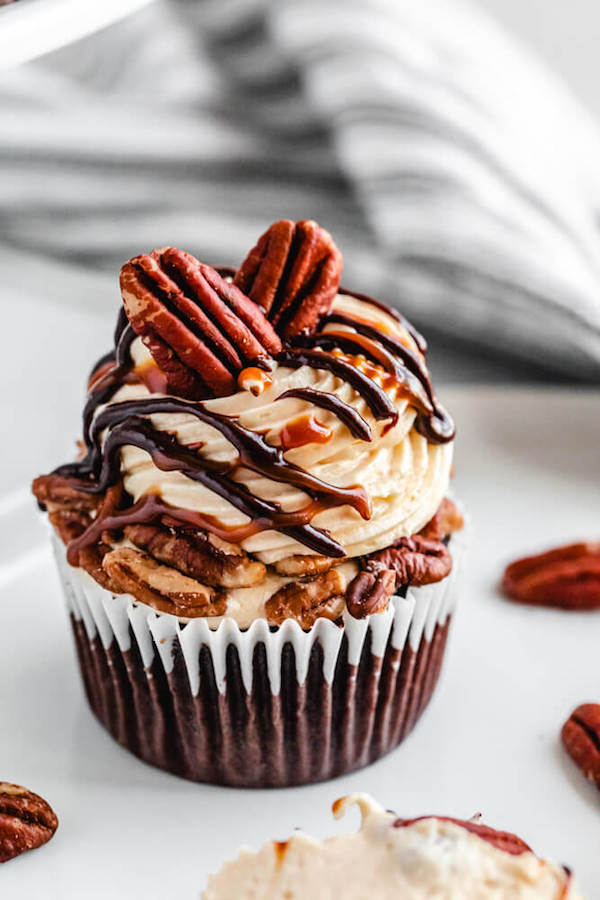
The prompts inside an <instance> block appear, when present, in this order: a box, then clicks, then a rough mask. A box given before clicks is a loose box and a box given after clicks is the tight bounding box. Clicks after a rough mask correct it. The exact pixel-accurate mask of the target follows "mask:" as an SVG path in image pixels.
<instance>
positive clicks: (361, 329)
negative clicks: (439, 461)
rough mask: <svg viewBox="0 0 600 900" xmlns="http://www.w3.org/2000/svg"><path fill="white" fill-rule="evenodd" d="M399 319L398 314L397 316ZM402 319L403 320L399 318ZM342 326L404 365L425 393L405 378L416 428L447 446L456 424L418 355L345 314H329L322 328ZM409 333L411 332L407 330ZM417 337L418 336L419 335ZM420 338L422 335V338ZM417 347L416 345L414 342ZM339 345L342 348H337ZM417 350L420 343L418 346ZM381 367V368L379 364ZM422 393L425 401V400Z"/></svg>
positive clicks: (348, 338)
mask: <svg viewBox="0 0 600 900" xmlns="http://www.w3.org/2000/svg"><path fill="white" fill-rule="evenodd" d="M352 296H357V297H360V299H364V296H363V295H357V294H354V295H352ZM376 305H377V306H378V307H379V308H382V309H385V310H386V311H387V309H388V308H387V307H385V306H384V304H382V303H380V302H379V301H376ZM392 312H395V310H390V313H392ZM397 315H398V316H399V315H400V314H399V313H398V314H397ZM400 318H401V317H400ZM333 323H336V324H339V325H347V326H348V327H350V328H354V330H355V331H356V332H357V333H358V334H360V335H363V336H364V337H366V338H368V339H369V340H371V341H373V342H376V343H378V344H380V345H381V347H383V348H385V349H386V350H387V351H389V353H390V354H392V358H394V357H396V358H398V359H400V360H402V363H403V364H404V366H403V369H404V371H405V372H406V371H408V372H409V373H411V374H412V375H413V376H414V377H415V378H416V379H417V380H418V382H419V383H420V387H421V388H422V390H418V389H417V390H416V391H415V385H414V382H412V381H411V380H410V379H406V378H404V379H403V380H404V382H405V383H406V384H407V385H408V386H409V388H410V389H411V390H412V392H413V399H414V400H416V401H417V402H416V404H415V405H416V406H417V409H418V415H417V422H416V428H417V431H418V432H419V434H422V435H423V436H424V437H426V438H427V440H429V441H431V443H433V444H446V443H449V442H450V441H451V440H453V439H454V436H455V433H456V429H455V427H454V423H453V421H452V419H451V418H450V416H449V415H448V413H447V412H446V410H445V409H444V407H443V406H442V405H441V404H440V403H439V402H438V400H437V398H436V396H435V393H434V390H433V385H432V383H431V376H430V375H429V372H428V371H427V367H426V366H425V364H424V362H423V361H422V360H421V359H420V358H419V357H418V356H417V354H416V353H413V351H412V350H411V349H410V348H409V347H406V346H405V345H404V344H403V343H402V342H401V341H399V340H398V339H397V338H394V337H392V336H391V335H388V334H385V333H384V332H383V331H380V330H379V329H378V328H376V327H375V326H373V325H369V324H368V323H367V322H361V321H360V320H359V319H356V318H354V316H351V315H347V314H345V313H340V312H336V311H335V310H334V311H333V312H330V313H329V315H328V316H327V317H326V318H325V320H324V321H323V325H327V324H333ZM407 330H408V329H407ZM328 333H329V332H324V333H323V334H321V335H318V336H317V337H319V338H326V337H327V334H328ZM409 334H411V336H412V337H413V339H414V337H415V336H414V334H413V333H412V332H411V331H409ZM416 334H418V332H416ZM335 335H336V341H337V340H338V338H339V336H340V332H335ZM353 337H354V339H356V338H355V336H353V335H351V334H349V335H348V336H346V335H344V338H343V340H344V341H345V342H346V343H347V344H348V342H349V341H350V340H352V338H353ZM419 337H420V335H419ZM415 343H417V341H416V340H415ZM338 345H340V344H338ZM417 346H419V345H418V343H417ZM362 352H363V353H365V354H367V353H368V352H369V350H368V347H366V348H364V349H363V351H362ZM371 359H375V354H374V353H373V352H372V355H371ZM380 364H382V363H381V362H380ZM398 369H399V366H398V364H397V363H396V371H397V372H398ZM423 393H424V394H425V397H423Z"/></svg>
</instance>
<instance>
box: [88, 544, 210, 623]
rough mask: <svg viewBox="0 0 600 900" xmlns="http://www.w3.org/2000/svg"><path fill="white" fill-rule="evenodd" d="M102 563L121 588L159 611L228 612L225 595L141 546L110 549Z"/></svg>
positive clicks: (195, 614)
mask: <svg viewBox="0 0 600 900" xmlns="http://www.w3.org/2000/svg"><path fill="white" fill-rule="evenodd" d="M102 566H103V568H104V571H105V572H106V573H107V574H108V576H109V577H110V579H111V581H112V582H113V584H115V585H117V587H118V588H119V590H120V591H122V592H123V593H126V594H132V595H133V596H134V597H135V598H136V600H139V601H140V602H141V603H146V604H147V605H148V606H151V607H153V609H156V610H158V611H159V612H164V613H171V614H172V615H174V616H182V617H185V618H194V617H198V616H220V615H223V614H224V612H225V607H226V601H225V598H224V597H222V596H219V594H218V593H217V591H215V590H214V588H211V587H207V586H206V585H204V584H200V583H199V582H198V581H196V580H195V579H193V578H189V577H188V576H187V575H182V574H181V572H178V571H177V570H176V569H172V568H170V567H169V566H162V565H160V563H157V562H156V560H155V559H153V558H152V557H151V556H148V554H147V553H143V552H142V551H141V550H134V549H133V548H131V547H119V548H118V549H116V550H111V552H110V553H107V554H106V556H105V557H104V559H103V560H102Z"/></svg>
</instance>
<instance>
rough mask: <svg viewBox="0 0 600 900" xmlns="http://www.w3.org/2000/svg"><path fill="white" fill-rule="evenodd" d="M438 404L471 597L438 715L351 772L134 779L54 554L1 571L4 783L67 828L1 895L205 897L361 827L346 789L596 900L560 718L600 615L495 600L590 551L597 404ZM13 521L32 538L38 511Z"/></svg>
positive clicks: (478, 396)
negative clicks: (455, 431) (520, 564)
mask: <svg viewBox="0 0 600 900" xmlns="http://www.w3.org/2000/svg"><path fill="white" fill-rule="evenodd" d="M52 381H53V376H52V374H51V373H46V377H45V385H46V386H47V387H49V386H50V384H51V383H52ZM445 399H446V401H447V403H448V405H449V406H450V408H451V409H452V410H453V412H454V413H455V415H456V418H457V420H458V423H459V428H460V439H459V442H458V446H457V474H456V487H457V490H458V491H459V493H460V495H461V497H462V498H463V499H464V502H465V504H466V505H467V507H468V509H469V513H470V516H471V519H472V528H473V535H472V539H473V540H472V552H471V559H470V565H469V571H468V577H467V580H466V584H465V590H464V596H463V597H462V601H461V604H460V608H459V611H458V613H457V616H456V621H455V623H454V628H453V633H452V635H451V641H450V646H449V652H448V657H447V660H446V666H445V669H444V671H443V674H442V679H441V683H440V685H439V688H438V691H437V693H436V695H435V696H434V699H433V701H432V704H431V707H430V708H429V710H428V711H427V712H426V713H425V716H424V718H423V719H422V720H421V722H420V723H419V724H418V726H417V728H416V730H415V731H414V732H413V734H412V735H411V736H410V737H409V738H408V740H407V741H406V742H405V744H404V745H402V746H401V747H399V748H398V749H397V750H396V751H394V752H393V753H391V754H390V755H389V756H388V757H387V758H385V759H383V760H381V761H379V762H378V763H376V764H375V765H372V766H371V767H369V768H367V769H365V770H363V771H361V772H358V773H355V774H353V775H349V776H347V777H344V778H340V779H338V780H336V781H334V782H329V783H325V784H321V785H315V786H310V787H306V788H294V789H287V790H271V791H245V790H235V789H226V788H219V787H210V786H204V785H196V784H192V783H187V782H185V781H182V780H180V779H178V778H175V777H173V776H170V775H167V774H165V773H163V772H160V771H158V770H154V769H152V768H150V767H148V766H146V765H144V764H143V763H141V762H139V761H138V760H136V759H135V758H134V757H132V756H130V755H129V754H128V753H127V752H126V751H124V750H123V749H121V748H120V747H119V746H118V745H117V744H116V743H115V742H114V741H113V740H112V739H111V738H110V737H109V736H108V734H107V733H105V732H104V731H103V729H102V728H101V727H100V725H99V724H98V723H97V722H96V721H95V719H94V718H93V717H92V715H91V713H90V712H89V711H88V709H87V707H86V704H85V701H84V697H83V693H82V690H81V687H80V684H79V681H78V675H77V673H76V670H75V660H74V653H73V649H72V647H71V640H70V635H69V632H68V626H67V620H66V616H65V613H64V611H63V608H62V600H61V597H60V592H59V586H58V583H57V578H56V576H55V573H54V570H53V567H52V563H51V560H50V557H49V554H48V553H47V552H46V551H45V550H41V551H40V550H39V548H38V550H37V551H35V553H34V554H33V555H30V557H29V561H27V559H26V561H25V563H24V564H23V565H21V566H19V564H18V563H17V562H16V561H15V560H14V559H13V561H12V566H11V565H10V564H9V565H8V566H5V569H4V585H3V587H2V589H1V591H0V610H1V612H2V628H0V686H1V687H0V722H1V723H2V725H1V730H2V740H1V741H0V777H1V778H2V779H6V780H9V781H15V782H19V783H23V784H25V785H27V786H29V787H31V789H33V790H35V791H37V792H39V793H41V794H42V795H43V796H45V797H46V798H47V799H48V800H49V801H51V803H52V804H53V806H54V808H55V810H56V812H57V814H58V816H59V819H60V827H59V830H58V832H57V834H56V836H55V837H54V839H53V840H52V841H51V843H50V844H48V845H47V846H46V847H44V848H42V849H40V850H37V851H35V852H34V853H30V854H26V855H24V856H22V857H21V858H19V859H16V860H14V861H11V862H10V863H8V864H7V865H5V866H2V867H0V896H1V897H2V900H21V898H23V897H27V898H28V900H37V898H39V900H42V898H44V900H51V898H60V900H66V898H81V897H83V896H85V897H106V896H110V897H111V898H131V897H144V898H146V900H158V898H161V900H166V898H178V900H184V898H197V897H198V895H199V892H200V890H201V888H202V887H203V885H204V883H205V879H206V876H207V873H208V872H210V871H211V870H213V869H215V868H217V867H218V866H219V865H220V862H221V861H222V860H223V859H224V858H226V857H229V856H232V855H234V854H235V853H236V851H237V849H238V847H239V846H240V844H242V843H248V844H250V845H252V846H255V847H256V846H258V845H259V844H260V843H261V842H262V841H264V840H266V839H268V838H285V837H286V836H288V835H289V834H290V832H291V830H292V829H293V828H294V827H295V826H302V827H303V828H304V829H305V830H307V831H309V832H311V833H313V834H316V835H325V834H327V833H332V832H333V831H334V830H339V828H340V827H344V826H346V827H354V825H355V819H354V817H351V818H350V821H348V822H347V823H343V825H342V826H341V825H339V824H336V825H335V826H334V824H333V823H332V821H331V819H330V815H329V805H330V803H331V802H332V801H333V800H334V799H335V798H336V797H339V796H340V795H343V794H345V793H348V792H349V791H354V790H367V791H369V792H371V793H372V794H374V796H375V797H377V798H378V799H379V800H380V801H382V802H383V803H384V804H386V806H388V807H392V808H394V809H395V810H397V811H398V813H399V814H401V815H404V816H414V815H419V814H423V813H430V812H437V813H442V814H444V813H445V814H449V815H454V816H459V817H468V816H470V815H472V814H473V813H475V812H482V813H483V814H484V816H485V819H486V821H487V822H489V823H490V824H492V825H495V826H497V827H500V828H507V829H511V830H514V831H516V832H517V833H519V834H521V835H522V836H523V837H524V838H525V839H526V840H527V841H529V842H530V843H531V844H532V845H533V847H534V848H535V849H536V850H537V851H538V852H539V853H542V854H547V855H548V856H550V857H553V858H555V859H556V860H558V861H561V862H566V863H569V864H570V865H572V866H573V867H574V868H575V870H576V872H577V874H578V877H579V880H580V882H581V885H582V887H583V889H584V890H585V891H586V892H587V897H588V898H594V897H598V896H600V858H599V854H598V847H599V840H600V795H599V794H598V792H597V791H596V789H595V788H594V787H593V786H592V785H590V784H589V783H587V782H586V781H585V780H584V779H583V777H582V776H581V775H580V774H579V772H578V771H577V770H576V769H575V767H574V766H573V765H572V763H571V762H570V760H569V759H568V758H566V756H565V754H564V753H563V751H562V749H561V747H560V743H559V740H558V732H559V729H560V726H561V724H562V722H563V720H564V719H565V717H566V716H567V715H568V714H569V712H570V711H571V709H572V708H573V707H574V706H575V705H577V704H578V703H580V702H583V701H585V700H593V699H598V696H599V693H598V692H599V690H600V683H599V669H598V642H599V637H600V613H587V614H581V613H580V614H568V613H561V612H553V611H549V610H539V609H529V608H526V607H522V606H518V605H512V604H510V603H508V602H506V601H505V600H503V599H502V598H501V597H499V596H498V594H497V592H496V582H497V579H498V576H499V575H500V572H501V570H502V567H503V565H504V564H505V563H506V562H507V561H509V560H510V559H512V558H513V557H514V556H515V555H519V554H521V553H522V552H523V551H528V550H536V549H538V548H544V547H545V546H546V545H551V544H553V543H555V542H562V541H569V540H572V539H576V538H581V537H591V536H595V537H598V531H599V529H598V507H599V501H600V489H599V487H598V484H599V477H598V476H599V474H600V471H599V462H598V450H597V448H598V445H599V443H600V397H599V396H598V395H597V394H595V395H594V394H585V393H580V394H579V395H577V394H575V393H572V392H568V391H562V392H561V391H552V392H548V391H540V390H536V391H525V390H517V389H514V388H513V389H510V390H503V389H497V388H495V389H488V388H477V389H453V390H448V391H446V393H445ZM39 403H40V404H41V403H42V395H40V397H39ZM42 417H43V411H42ZM20 509H21V508H20ZM18 521H19V528H20V529H21V530H22V532H23V534H22V535H21V537H24V536H25V534H27V535H29V536H31V535H32V534H34V535H35V542H37V540H38V538H39V536H40V535H39V528H38V525H37V523H36V521H35V516H34V513H33V504H32V506H31V508H28V509H27V511H26V508H22V509H21V511H20V513H19V519H18ZM32 540H33V538H32Z"/></svg>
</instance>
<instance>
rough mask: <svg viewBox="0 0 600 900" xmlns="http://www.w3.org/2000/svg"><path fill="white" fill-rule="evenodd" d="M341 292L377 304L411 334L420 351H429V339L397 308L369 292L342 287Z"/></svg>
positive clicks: (370, 304)
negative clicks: (371, 295) (348, 289)
mask: <svg viewBox="0 0 600 900" xmlns="http://www.w3.org/2000/svg"><path fill="white" fill-rule="evenodd" d="M339 293H340V294H342V295H343V294H346V295H347V296H348V297H356V299H357V300H362V302H363V303H368V304H369V306H375V307H376V308H377V309H380V310H381V311H382V312H384V313H385V314H386V315H388V316H390V318H392V319H395V320H396V322H399V323H400V325H402V327H403V328H404V330H405V331H407V332H408V333H409V334H410V336H411V338H412V339H413V341H414V342H415V344H416V345H417V348H418V349H419V351H420V352H421V353H422V354H423V356H425V354H426V353H427V341H426V340H425V338H424V337H423V335H422V334H421V332H420V331H418V330H417V329H416V328H415V326H414V325H413V324H412V322H409V321H408V319H407V318H405V316H403V315H402V313H400V312H398V310H397V309H394V308H393V307H392V306H389V305H388V304H387V303H384V302H383V301H382V300H376V299H375V298H374V297H369V295H368V294H360V293H359V292H358V291H347V290H346V288H343V287H340V290H339Z"/></svg>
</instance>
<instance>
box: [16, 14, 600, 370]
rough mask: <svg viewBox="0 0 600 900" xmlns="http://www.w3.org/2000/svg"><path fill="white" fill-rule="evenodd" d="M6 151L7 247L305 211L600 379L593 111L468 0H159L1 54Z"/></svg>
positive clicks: (402, 295) (226, 231) (365, 259)
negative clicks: (75, 37)
mask: <svg viewBox="0 0 600 900" xmlns="http://www.w3.org/2000/svg"><path fill="white" fill-rule="evenodd" d="M0 154H1V158H2V164H1V166H0V236H1V238H0V240H1V241H2V242H4V243H5V244H6V245H7V246H8V247H17V248H19V249H21V250H26V251H33V252H36V253H40V254H43V255H47V256H50V257H53V258H55V259H60V260H63V261H67V262H68V263H70V264H72V265H73V266H81V265H85V266H87V267H90V266H91V267H97V268H98V269H99V270H101V269H104V270H105V269H107V268H110V269H115V268H116V267H118V266H119V265H120V264H121V262H122V261H123V260H124V259H125V258H127V257H128V256H130V255H133V254H135V253H137V252H139V251H141V250H145V249H149V248H152V247H154V246H162V245H164V244H166V243H169V244H175V245H180V246H182V247H184V248H186V249H188V250H190V251H191V252H193V253H196V254H197V255H198V256H200V257H201V258H203V259H206V260H210V261H213V262H215V263H224V264H225V263H235V262H237V261H239V260H240V259H241V258H242V257H243V255H244V254H245V252H246V250H247V249H248V248H249V247H250V246H251V245H252V244H253V242H254V240H255V238H256V237H257V235H258V234H259V233H260V232H261V231H262V230H264V228H265V227H266V226H267V225H268V224H269V223H270V222H271V221H272V220H274V219H277V218H281V217H286V218H288V217H289V218H295V219H298V218H314V219H317V220H318V221H319V222H320V223H321V224H322V225H324V226H325V227H327V228H328V229H329V230H330V231H331V232H332V233H333V234H334V236H335V238H336V240H337V242H338V243H339V245H340V247H341V249H342V250H343V252H344V255H345V259H346V264H345V274H344V281H345V282H346V283H347V284H348V285H350V286H352V287H353V288H354V289H356V290H364V291H367V292H369V293H372V294H375V295H377V296H380V297H382V298H383V299H386V300H388V301H389V302H392V303H393V304H396V305H397V306H398V307H400V308H401V309H402V311H403V312H405V313H406V314H407V315H409V316H410V317H412V318H413V319H414V320H415V322H416V323H418V324H419V325H421V326H422V327H424V328H426V329H428V330H430V331H431V330H433V332H434V333H436V332H437V333H443V334H446V335H451V336H453V337H455V338H459V339H460V340H467V341H470V342H472V343H473V344H476V345H479V346H480V347H481V346H483V347H490V348H493V349H494V350H495V351H502V352H503V353H505V354H510V355H512V356H513V357H521V358H526V359H530V360H535V361H537V362H540V363H541V364H544V365H545V366H547V367H551V368H553V369H554V370H555V371H556V372H563V373H565V372H568V373H571V374H573V375H575V376H578V377H581V378H587V379H591V380H596V381H597V380H599V379H600V235H599V233H598V224H599V221H600V220H599V216H600V165H599V164H598V160H599V159H600V138H599V135H598V131H597V130H596V129H595V126H594V125H593V124H592V123H591V121H590V120H588V118H587V116H586V114H585V112H583V111H582V110H581V109H580V108H578V106H577V104H576V103H575V101H574V100H573V99H572V98H571V97H570V96H569V95H568V93H567V91H566V90H565V89H564V87H563V86H562V85H561V84H559V83H557V82H556V81H555V80H554V79H553V77H552V76H551V75H550V74H549V73H548V72H546V71H545V70H544V69H543V67H542V66H541V65H540V64H539V63H538V62H536V61H535V60H532V59H531V58H530V57H528V56H527V55H526V54H525V53H524V52H523V51H522V50H520V49H519V48H517V47H516V46H515V44H514V43H513V42H512V41H511V40H509V39H508V38H507V37H506V36H505V35H504V34H503V33H502V32H501V31H500V30H499V29H498V28H497V27H496V26H495V25H494V24H493V23H492V22H491V21H490V20H488V18H487V17H486V16H485V15H484V14H482V13H481V12H480V11H479V10H478V9H476V8H475V7H474V6H469V5H467V4H466V3H462V2H460V0H427V2H426V3H425V2H422V3H415V2H414V0H337V2H335V0H171V2H169V0H161V2H155V3H153V4H152V5H151V6H149V7H147V8H146V9H145V10H144V11H143V12H142V13H140V14H137V15H136V16H134V17H132V18H130V19H128V20H126V21H125V22H122V23H120V24H119V25H118V26H115V27H113V28H111V29H108V30H106V31H105V32H102V33H100V34H98V35H95V36H94V37H93V38H89V39H87V40H86V41H84V42H80V43H79V44H77V45H74V46H72V47H70V48H68V49H66V50H63V51H61V52H59V53H55V54H53V55H52V56H50V57H47V58H46V59H44V60H42V61H38V62H36V63H34V64H30V65H28V66H24V67H21V68H20V69H18V70H15V71H13V72H9V73H3V74H2V76H1V78H0ZM0 249H1V248H0Z"/></svg>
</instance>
